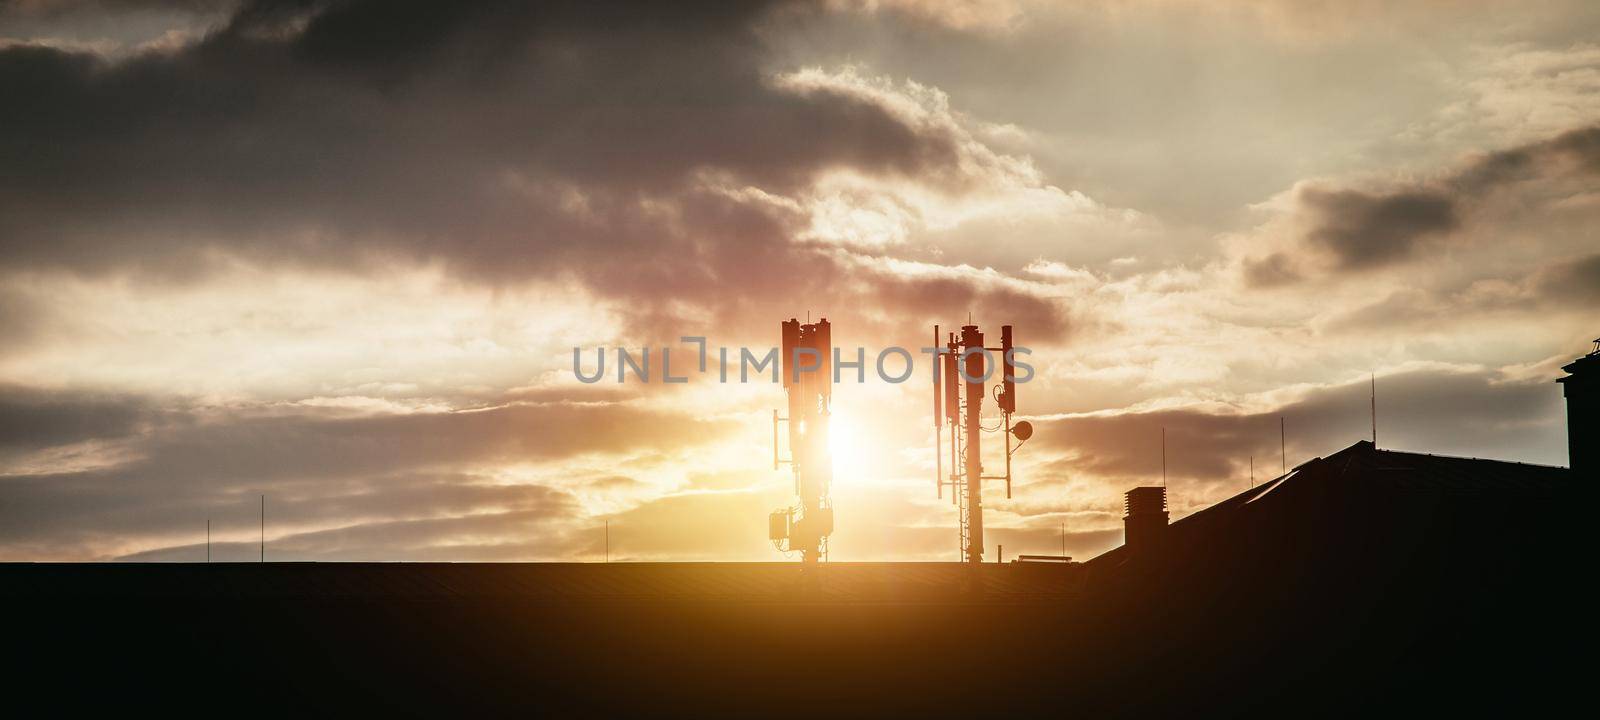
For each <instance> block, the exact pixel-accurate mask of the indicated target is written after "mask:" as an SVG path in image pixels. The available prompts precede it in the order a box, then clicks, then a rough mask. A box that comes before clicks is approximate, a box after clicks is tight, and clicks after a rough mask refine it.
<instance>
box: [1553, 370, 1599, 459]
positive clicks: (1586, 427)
mask: <svg viewBox="0 0 1600 720" xmlns="http://www.w3.org/2000/svg"><path fill="white" fill-rule="evenodd" d="M1561 369H1562V370H1565V371H1567V372H1568V373H1570V374H1569V375H1567V376H1566V377H1564V378H1561V379H1560V380H1557V381H1556V382H1558V383H1561V385H1562V388H1563V390H1564V393H1565V394H1566V396H1567V462H1568V463H1570V464H1571V465H1572V471H1573V474H1574V475H1577V476H1578V477H1580V478H1590V477H1600V340H1596V341H1594V350H1593V351H1591V352H1590V353H1589V354H1588V355H1585V356H1583V357H1581V358H1578V359H1577V360H1574V361H1572V362H1571V363H1570V364H1568V365H1567V366H1566V367H1563V368H1561Z"/></svg>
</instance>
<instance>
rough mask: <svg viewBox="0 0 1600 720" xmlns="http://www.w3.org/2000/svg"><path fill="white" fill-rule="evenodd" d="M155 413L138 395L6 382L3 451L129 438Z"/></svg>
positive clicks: (0, 406) (1, 410)
mask: <svg viewBox="0 0 1600 720" xmlns="http://www.w3.org/2000/svg"><path fill="white" fill-rule="evenodd" d="M152 413H153V410H152V408H151V407H150V405H149V404H148V403H146V402H145V401H144V400H142V399H140V398H136V397H129V396H124V395H117V394H110V393H107V394H101V393H91V392H79V391H65V390H63V391H52V390H41V389H37V388H30V387H23V386H18V385H0V455H3V454H5V453H6V452H9V451H22V450H36V449H40V448H47V447H53V446H57V445H67V444H71V443H76V442H82V441H85V440H104V439H110V438H120V437H126V436H128V435H131V434H133V433H134V431H135V430H137V429H138V427H139V425H140V424H141V423H142V422H143V421H145V420H146V419H147V418H148V417H149V416H150V415H151V414H152Z"/></svg>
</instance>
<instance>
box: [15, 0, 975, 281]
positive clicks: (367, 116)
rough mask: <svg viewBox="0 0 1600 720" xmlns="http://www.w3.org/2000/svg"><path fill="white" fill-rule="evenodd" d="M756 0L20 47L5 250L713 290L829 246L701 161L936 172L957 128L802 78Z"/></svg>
mask: <svg viewBox="0 0 1600 720" xmlns="http://www.w3.org/2000/svg"><path fill="white" fill-rule="evenodd" d="M764 17H766V9H765V8H764V7H763V6H761V5H758V4H738V5H725V6H712V5H705V6H700V5H684V4H670V5H651V4H642V5H619V4H607V3H536V4H524V3H509V2H468V3H433V2H343V3H307V2H258V3H250V4H248V5H246V6H244V7H243V8H241V9H240V10H239V12H238V13H237V14H236V15H235V16H234V17H233V18H232V20H231V21H230V22H229V23H228V24H227V25H226V26H225V27H222V28H220V29H218V30H215V31H213V32H212V33H210V34H209V35H208V36H206V37H205V39H204V40H203V41H201V42H199V43H197V44H194V45H192V46H189V47H186V48H183V49H181V50H178V51H176V52H154V53H145V54H141V55H138V56H135V57H132V58H129V59H126V60H123V61H120V62H109V61H106V60H104V59H101V58H99V57H96V56H93V55H90V54H81V53H70V52H65V51H61V50H57V49H51V48H47V47H20V46H18V47H10V48H5V49H0V95H4V96H6V97H27V98H29V101H28V102H26V103H6V104H4V105H3V106H0V129H3V132H0V167H3V168H4V170H3V171H0V259H3V261H4V262H5V263H6V265H7V266H8V267H13V268H17V267H29V266H34V267H63V268H68V269H71V270H74V271H79V272H99V271H105V270H109V269H116V268H127V267H139V268H144V269H146V270H148V271H150V272H154V273H164V274H174V273H177V274H181V273H185V272H191V271H192V270H193V268H192V264H193V263H198V262H201V261H202V260H203V258H204V257H206V256H205V253H204V252H203V251H205V250H208V249H214V248H221V249H223V250H226V251H228V252H231V253H237V254H241V255H244V256H247V257H251V258H255V259H258V260H263V261H275V262H276V261H282V262H294V263H307V264H319V265H329V264H331V265H337V266H348V265H350V264H354V263H360V262H362V261H363V260H366V259H370V258H374V257H390V256H398V257H403V258H407V259H412V260H439V261H443V262H445V263H446V264H447V265H448V266H450V267H452V268H454V269H456V270H458V271H460V272H462V273H466V274H469V275H473V276H477V277H482V278H487V279H491V280H521V279H527V278H550V277H553V276H558V275H563V274H566V275H576V276H578V277H580V278H582V279H585V280H587V281H589V282H590V283H591V284H592V285H593V286H594V287H596V288H597V289H599V290H600V291H601V292H602V293H609V294H613V295H622V296H626V297H636V298H637V297H657V298H659V297H666V296H668V295H670V296H672V297H674V298H675V299H677V300H680V301H684V300H688V301H693V300H709V299H712V298H715V297H716V296H717V294H718V293H721V294H722V295H724V296H725V295H727V294H730V293H737V292H740V291H743V290H745V289H749V288H755V287H761V288H765V289H768V290H782V289H785V288H793V289H795V291H796V292H798V291H799V290H801V289H803V287H802V283H800V282H798V281H797V280H796V279H797V278H804V277H805V274H804V273H796V272H793V270H794V269H795V268H796V267H803V266H806V265H811V266H818V267H821V268H822V269H823V270H830V269H831V265H829V264H827V263H825V262H822V261H819V260H816V259H814V258H809V259H808V256H809V255H810V252H809V251H804V250H797V249H794V248H791V247H790V246H789V243H788V242H787V241H788V239H789V236H790V234H792V232H793V229H794V228H793V226H792V223H793V222H794V220H795V218H792V217H789V216H786V215H785V214H784V213H782V212H778V211H767V210H763V209H760V208H756V207H752V206H750V205H749V204H748V203H745V202H741V201H737V200H734V199H732V198H729V197H727V196H726V195H723V194H720V193H719V192H716V191H714V190H710V189H707V188H706V187H704V186H703V184H701V183H698V182H697V181H696V178H698V177H702V176H704V174H706V173H712V174H717V175H718V176H719V177H726V178H727V179H728V180H729V181H730V182H731V183H733V184H734V186H735V187H738V186H742V185H746V184H749V185H756V186H759V187H762V188H763V189H766V190H769V191H772V192H779V193H782V192H788V191H792V190H794V189H796V188H798V187H802V186H803V185H804V184H805V183H807V182H808V181H809V179H810V178H812V177H813V176H814V175H815V174H816V173H818V172H820V171H823V170H826V169H830V168H835V167H841V166H849V167H852V168H855V169H857V170H859V171H861V172H865V173H872V174H890V175H903V176H911V175H914V174H917V173H921V172H923V171H927V170H929V169H931V168H934V167H937V166H941V165H946V164H950V163H952V162H953V161H954V160H955V154H956V152H957V151H956V149H955V147H954V146H953V145H952V141H951V140H950V139H949V138H945V137H942V136H940V135H937V134H928V133H923V132H920V131H919V130H917V129H914V128H911V127H908V126H907V125H906V124H904V123H903V122H902V121H900V120H899V119H897V118H896V117H895V116H894V115H893V114H892V113H890V112H889V111H887V110H886V109H885V108H883V107H880V106H878V105H876V104H874V103H873V102H871V101H869V100H865V99H862V98H859V97H852V96H846V95H844V94H839V93H832V92H828V91H817V92H811V93H807V94H805V95H804V96H803V97H802V96H801V95H798V94H795V93H790V92H785V91H782V90H779V89H776V88H774V87H773V86H772V84H771V83H770V76H769V73H770V70H769V69H768V68H767V67H766V62H765V60H764V52H765V50H764V47H763V45H762V44H761V42H760V40H759V38H758V35H757V33H756V32H755V29H756V27H757V26H758V25H759V23H760V22H761V21H762V19H763V18H764Z"/></svg>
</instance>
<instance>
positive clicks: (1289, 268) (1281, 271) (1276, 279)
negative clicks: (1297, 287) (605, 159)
mask: <svg viewBox="0 0 1600 720" xmlns="http://www.w3.org/2000/svg"><path fill="white" fill-rule="evenodd" d="M1243 271H1244V281H1245V284H1246V285H1249V286H1250V287H1276V286H1279V285H1288V284H1290V283H1293V282H1295V281H1296V280H1299V279H1300V277H1301V276H1300V271H1299V270H1298V269H1296V268H1295V266H1294V261H1293V260H1291V259H1290V258H1289V256H1288V255H1286V254H1284V253H1281V252H1275V253H1272V254H1270V255H1267V256H1266V257H1263V258H1259V259H1256V258H1246V259H1245V261H1244V265H1243Z"/></svg>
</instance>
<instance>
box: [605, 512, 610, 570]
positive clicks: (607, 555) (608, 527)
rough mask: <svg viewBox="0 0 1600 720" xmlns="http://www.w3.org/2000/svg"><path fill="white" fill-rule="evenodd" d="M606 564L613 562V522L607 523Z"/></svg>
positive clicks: (608, 521)
mask: <svg viewBox="0 0 1600 720" xmlns="http://www.w3.org/2000/svg"><path fill="white" fill-rule="evenodd" d="M606 562H607V563H610V562H611V521H610V520H607V521H606Z"/></svg>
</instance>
